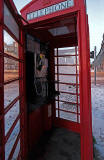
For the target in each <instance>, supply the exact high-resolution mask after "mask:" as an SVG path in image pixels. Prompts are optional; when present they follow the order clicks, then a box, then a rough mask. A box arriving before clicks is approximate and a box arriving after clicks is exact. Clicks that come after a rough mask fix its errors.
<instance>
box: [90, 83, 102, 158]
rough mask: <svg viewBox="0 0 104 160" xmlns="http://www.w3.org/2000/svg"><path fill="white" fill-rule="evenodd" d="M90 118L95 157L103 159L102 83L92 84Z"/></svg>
mask: <svg viewBox="0 0 104 160" xmlns="http://www.w3.org/2000/svg"><path fill="white" fill-rule="evenodd" d="M92 119H93V136H94V137H95V139H96V144H95V155H96V159H97V160H104V85H101V84H97V85H96V86H95V85H94V84H92Z"/></svg>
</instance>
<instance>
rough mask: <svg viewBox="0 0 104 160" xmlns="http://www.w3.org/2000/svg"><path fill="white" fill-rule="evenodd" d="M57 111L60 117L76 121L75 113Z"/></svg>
mask: <svg viewBox="0 0 104 160" xmlns="http://www.w3.org/2000/svg"><path fill="white" fill-rule="evenodd" d="M59 113H60V118H62V119H65V120H69V121H73V122H77V114H72V113H67V112H63V111H59Z"/></svg>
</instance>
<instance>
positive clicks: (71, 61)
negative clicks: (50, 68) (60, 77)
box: [58, 56, 76, 65]
mask: <svg viewBox="0 0 104 160" xmlns="http://www.w3.org/2000/svg"><path fill="white" fill-rule="evenodd" d="M58 59H59V60H58V63H59V64H69V65H75V64H76V57H75V56H70V57H59V58H58Z"/></svg>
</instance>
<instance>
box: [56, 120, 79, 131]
mask: <svg viewBox="0 0 104 160" xmlns="http://www.w3.org/2000/svg"><path fill="white" fill-rule="evenodd" d="M55 126H56V127H59V126H60V127H64V128H67V129H69V130H70V131H72V132H76V133H80V124H78V123H75V122H71V121H67V120H64V119H58V118H56V120H55Z"/></svg>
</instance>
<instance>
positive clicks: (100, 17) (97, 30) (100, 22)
mask: <svg viewBox="0 0 104 160" xmlns="http://www.w3.org/2000/svg"><path fill="white" fill-rule="evenodd" d="M13 1H14V3H15V5H16V7H17V9H18V10H20V9H21V8H23V6H25V5H26V4H27V3H29V2H30V1H31V0H13ZM86 1H87V13H88V16H89V29H90V50H91V51H92V50H94V46H97V53H98V52H99V50H100V48H101V42H102V39H103V33H104V0H86Z"/></svg>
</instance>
